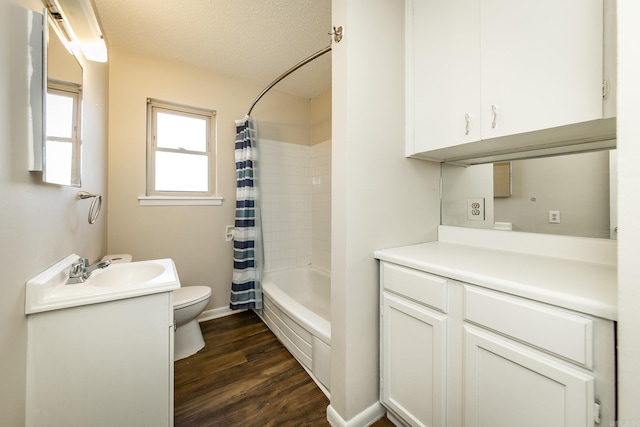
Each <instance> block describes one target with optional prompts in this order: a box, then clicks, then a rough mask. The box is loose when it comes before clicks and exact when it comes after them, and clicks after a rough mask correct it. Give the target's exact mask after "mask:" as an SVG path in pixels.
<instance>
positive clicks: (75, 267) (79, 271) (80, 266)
mask: <svg viewBox="0 0 640 427" xmlns="http://www.w3.org/2000/svg"><path fill="white" fill-rule="evenodd" d="M83 274H84V259H82V258H80V259H79V260H78V262H74V263H73V264H71V270H70V271H69V277H82V275H83Z"/></svg>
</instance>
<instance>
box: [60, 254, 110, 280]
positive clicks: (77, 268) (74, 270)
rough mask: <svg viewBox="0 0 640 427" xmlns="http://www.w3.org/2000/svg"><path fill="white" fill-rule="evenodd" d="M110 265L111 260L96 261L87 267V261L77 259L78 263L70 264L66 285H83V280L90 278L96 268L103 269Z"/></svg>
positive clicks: (85, 259)
mask: <svg viewBox="0 0 640 427" xmlns="http://www.w3.org/2000/svg"><path fill="white" fill-rule="evenodd" d="M110 265H111V260H105V261H98V262H96V263H95V264H91V265H89V259H87V258H79V259H78V262H74V263H73V264H71V270H69V279H68V280H67V285H72V284H76V283H84V281H85V280H87V279H88V278H89V276H91V273H92V272H93V270H96V269H98V268H105V267H108V266H110Z"/></svg>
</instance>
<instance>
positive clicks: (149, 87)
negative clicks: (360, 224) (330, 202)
mask: <svg viewBox="0 0 640 427" xmlns="http://www.w3.org/2000/svg"><path fill="white" fill-rule="evenodd" d="M109 74H110V75H109V97H110V98H109V99H110V110H109V193H110V195H111V197H110V202H111V203H110V206H109V231H108V250H109V252H111V253H121V252H125V253H131V254H132V255H133V257H134V259H138V260H143V259H153V258H172V259H173V260H174V261H175V263H176V268H177V270H178V274H179V276H180V281H181V282H182V285H183V286H192V285H205V286H209V287H211V289H212V296H211V300H210V302H209V306H208V307H207V308H208V309H217V308H225V307H228V305H229V294H230V287H231V274H232V267H233V262H232V257H233V249H232V248H233V246H232V242H227V241H225V226H226V225H233V223H234V216H235V184H236V181H235V160H234V140H235V120H236V119H240V118H242V117H244V115H245V114H246V112H247V110H248V108H249V106H250V105H251V103H252V102H253V100H254V99H255V97H256V96H257V94H258V93H259V92H260V91H261V90H262V89H263V88H262V87H258V86H255V85H251V84H246V83H243V82H240V81H237V80H234V79H231V78H227V77H224V76H221V75H218V74H215V73H212V72H210V71H207V70H204V69H198V68H195V67H192V66H189V65H186V64H178V63H172V62H168V61H165V60H160V59H157V58H151V57H147V56H142V55H138V54H135V53H132V52H128V51H124V50H118V49H113V51H112V52H111V60H110V73H109ZM148 97H151V98H158V99H162V100H166V101H172V102H177V103H180V104H185V105H191V106H196V107H203V108H208V109H212V110H216V112H217V115H216V121H217V140H218V151H217V164H218V189H219V195H220V196H222V197H224V202H223V205H222V206H158V207H155V206H142V207H141V206H140V205H139V203H138V196H140V195H144V194H145V186H146V181H145V168H146V166H145V165H146V99H147V98H148ZM310 104H311V103H310V102H309V100H307V99H303V98H299V97H295V96H291V95H286V94H283V93H281V92H278V91H276V90H272V91H270V92H269V93H268V94H267V95H266V96H265V97H263V98H262V99H261V101H260V102H259V103H258V104H257V105H256V107H255V108H254V110H253V116H254V117H256V118H257V120H258V133H259V138H264V139H267V140H275V141H283V142H287V143H298V144H304V145H310V144H311V107H310Z"/></svg>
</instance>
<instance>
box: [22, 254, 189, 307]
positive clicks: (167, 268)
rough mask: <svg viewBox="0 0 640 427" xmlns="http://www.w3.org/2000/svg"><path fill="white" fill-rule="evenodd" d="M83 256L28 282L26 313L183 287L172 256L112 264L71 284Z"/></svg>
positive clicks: (62, 261) (70, 259)
mask: <svg viewBox="0 0 640 427" xmlns="http://www.w3.org/2000/svg"><path fill="white" fill-rule="evenodd" d="M78 259H79V256H78V255H76V254H71V255H69V256H68V257H66V258H64V259H63V260H60V261H59V262H57V263H56V264H54V265H52V266H51V267H49V268H47V269H46V270H44V271H43V272H42V273H40V274H38V275H37V276H35V277H34V278H32V279H30V280H29V281H28V282H27V286H26V288H27V289H26V298H25V314H33V313H40V312H43V311H51V310H59V309H64V308H70V307H77V306H82V305H89V304H98V303H104V302H109V301H115V300H120V299H124V298H134V297H138V296H142V295H150V294H155V293H160V292H169V291H173V290H175V289H178V288H179V287H180V279H179V278H178V272H177V271H176V266H175V264H174V263H173V260H171V259H170V258H165V259H156V260H149V261H138V262H129V263H122V264H111V265H110V266H108V267H106V268H102V269H97V270H94V271H93V273H92V274H91V276H90V277H89V278H88V279H87V280H85V281H84V283H75V284H67V281H68V279H69V272H70V270H71V266H72V265H73V264H74V263H76V262H77V261H78Z"/></svg>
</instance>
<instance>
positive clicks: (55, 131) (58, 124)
mask: <svg viewBox="0 0 640 427" xmlns="http://www.w3.org/2000/svg"><path fill="white" fill-rule="evenodd" d="M72 135H73V97H70V96H65V95H59V94H54V93H47V136H52V137H57V138H71V137H72Z"/></svg>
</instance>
